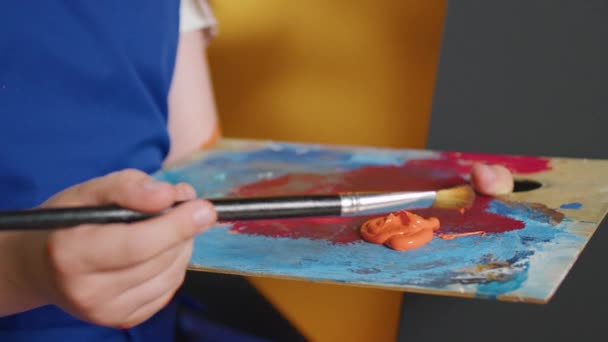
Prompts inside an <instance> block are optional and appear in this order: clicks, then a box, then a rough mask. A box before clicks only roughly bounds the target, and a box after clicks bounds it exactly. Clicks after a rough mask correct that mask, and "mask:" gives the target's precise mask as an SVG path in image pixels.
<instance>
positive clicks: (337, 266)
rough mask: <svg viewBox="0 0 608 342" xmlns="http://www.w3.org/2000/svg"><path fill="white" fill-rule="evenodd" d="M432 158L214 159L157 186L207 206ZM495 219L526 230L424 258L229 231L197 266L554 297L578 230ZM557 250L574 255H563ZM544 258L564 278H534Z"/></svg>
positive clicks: (321, 153) (453, 244) (396, 154)
mask: <svg viewBox="0 0 608 342" xmlns="http://www.w3.org/2000/svg"><path fill="white" fill-rule="evenodd" d="M434 157H438V154H436V153H433V152H430V151H411V150H409V151H403V150H402V151H393V150H375V149H360V150H346V149H344V150H343V149H338V148H337V149H330V148H316V147H310V146H299V145H272V146H269V147H268V148H261V149H259V150H254V151H244V152H238V151H231V152H224V153H214V154H211V155H210V156H208V157H206V158H205V159H202V160H198V161H194V162H192V163H191V164H189V165H187V166H184V167H181V168H176V169H172V170H168V171H163V172H161V173H158V174H157V175H155V176H156V177H157V178H158V179H161V180H165V181H169V182H172V183H178V182H188V183H190V184H192V185H193V186H194V187H195V188H196V190H197V192H198V193H199V195H200V196H203V197H208V196H221V195H224V194H227V193H229V192H230V189H232V188H234V187H236V186H240V185H244V184H248V183H251V182H256V181H260V180H263V179H270V178H275V177H279V176H282V175H285V174H288V173H289V172H314V173H320V174H323V173H329V172H336V171H347V170H352V169H356V168H360V167H363V166H370V165H400V164H403V163H404V162H406V161H407V160H409V159H421V158H424V159H429V158H434ZM488 211H490V212H494V213H497V214H501V215H505V216H509V217H512V218H516V219H519V220H521V221H523V222H524V223H525V228H524V229H521V230H517V231H511V232H506V233H502V234H488V235H486V236H485V237H480V236H469V237H462V238H459V239H456V240H441V239H433V240H432V241H431V242H430V243H429V244H427V245H425V246H423V247H421V248H419V249H415V250H412V251H408V252H398V251H393V250H391V249H389V248H386V247H384V246H379V245H375V244H368V243H365V242H363V241H361V242H354V243H350V244H345V245H341V244H333V243H331V242H328V241H325V240H312V239H307V238H300V239H291V238H271V237H265V236H254V235H245V234H237V233H234V232H230V231H229V229H230V226H226V225H222V226H217V227H215V228H212V229H211V230H209V231H208V232H206V233H204V234H202V235H200V236H198V237H197V238H196V241H195V248H194V251H193V255H192V260H191V263H192V264H193V265H195V266H200V267H204V268H208V269H209V268H210V269H218V270H221V271H234V272H239V273H242V272H244V273H248V274H262V275H264V274H270V275H274V276H290V277H296V278H300V279H303V280H307V281H321V280H330V281H333V282H339V283H356V284H373V285H385V286H392V287H398V288H404V289H427V290H429V289H430V290H434V291H442V290H445V291H458V292H467V293H474V294H475V295H476V296H478V297H484V298H496V297H497V296H500V295H505V294H514V293H515V294H516V295H518V296H524V297H525V296H528V297H531V298H538V299H544V298H547V297H548V296H550V294H551V293H552V291H554V290H555V288H556V287H557V285H558V284H559V281H560V280H561V278H560V277H561V276H564V275H565V272H567V270H568V268H569V265H570V263H571V262H572V258H575V255H576V252H577V251H578V250H580V248H582V246H583V245H584V242H585V239H584V238H583V237H580V236H577V235H574V234H572V233H569V232H568V226H569V225H571V224H572V222H569V221H567V220H564V221H563V222H562V223H561V224H559V225H555V223H554V222H553V223H552V222H551V220H550V218H549V217H548V216H547V215H546V214H545V213H543V212H542V211H539V210H534V209H532V208H530V207H527V206H525V205H512V204H506V203H503V202H500V201H497V200H494V201H491V202H490V204H489V208H488ZM555 250H557V251H566V252H567V253H566V254H563V255H558V254H559V253H557V252H554V251H555ZM568 253H569V254H568ZM539 255H542V256H543V258H540V259H538V260H540V261H535V262H537V263H540V264H539V265H540V266H542V265H545V264H546V265H554V264H559V265H561V269H562V270H563V274H557V275H555V274H547V275H545V274H530V273H529V272H530V269H531V268H532V265H533V264H532V263H531V262H532V261H531V260H534V258H535V257H537V256H539ZM554 255H555V256H554ZM535 265H536V264H535ZM537 273H538V272H537ZM549 276H550V278H546V277H549ZM534 277H536V279H535V280H534V281H532V280H531V279H532V278H534ZM539 277H540V281H539V279H538V278H539ZM545 278H546V279H545Z"/></svg>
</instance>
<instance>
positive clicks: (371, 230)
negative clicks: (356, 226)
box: [360, 210, 439, 251]
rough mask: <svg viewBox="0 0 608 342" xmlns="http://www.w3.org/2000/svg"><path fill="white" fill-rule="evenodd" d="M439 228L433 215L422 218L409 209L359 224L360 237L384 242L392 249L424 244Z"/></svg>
mask: <svg viewBox="0 0 608 342" xmlns="http://www.w3.org/2000/svg"><path fill="white" fill-rule="evenodd" d="M437 229H439V220H438V219H437V218H435V217H431V218H429V219H425V218H422V217H420V216H418V215H416V214H414V213H411V212H409V211H405V210H402V211H399V212H396V213H391V214H388V215H387V216H382V217H376V218H373V219H371V220H368V221H366V222H365V223H363V225H362V226H361V230H360V232H361V237H362V238H363V239H364V240H365V241H367V242H370V243H377V244H384V245H386V246H388V247H390V248H392V249H394V250H398V251H406V250H410V249H415V248H418V247H420V246H423V245H425V244H426V243H428V242H429V241H431V240H432V239H433V232H434V231H436V230H437Z"/></svg>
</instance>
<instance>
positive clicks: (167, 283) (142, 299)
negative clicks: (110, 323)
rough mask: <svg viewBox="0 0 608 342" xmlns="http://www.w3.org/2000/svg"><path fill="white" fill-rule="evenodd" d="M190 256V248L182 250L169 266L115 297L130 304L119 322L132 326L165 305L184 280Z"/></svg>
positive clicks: (118, 300)
mask: <svg viewBox="0 0 608 342" xmlns="http://www.w3.org/2000/svg"><path fill="white" fill-rule="evenodd" d="M191 256H192V249H191V248H189V249H184V250H182V253H181V255H180V256H179V257H178V258H177V259H176V260H175V262H173V263H172V264H171V266H170V267H169V268H167V269H165V270H164V271H163V272H161V273H159V274H158V275H157V276H156V277H154V278H152V279H150V280H149V281H147V282H145V283H142V284H141V285H140V286H136V287H133V288H131V289H129V290H127V291H125V292H123V293H122V294H120V295H119V296H118V297H116V301H117V302H118V303H120V302H121V301H128V302H129V303H130V304H129V305H130V306H131V310H130V311H129V313H128V314H127V315H126V316H125V317H126V319H124V320H123V322H121V323H122V324H123V325H126V326H129V327H131V326H134V325H136V324H138V323H141V322H142V321H143V320H145V319H147V318H148V317H150V316H151V315H153V314H154V313H156V312H157V311H158V310H160V309H161V308H163V307H164V306H166V305H167V304H168V302H169V301H170V300H171V298H173V296H174V295H175V292H176V291H177V289H178V288H179V287H180V286H181V284H182V283H183V282H184V278H185V276H186V268H187V266H188V262H189V261H190V258H191Z"/></svg>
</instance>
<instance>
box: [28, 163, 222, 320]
mask: <svg viewBox="0 0 608 342" xmlns="http://www.w3.org/2000/svg"><path fill="white" fill-rule="evenodd" d="M195 197H196V195H195V192H194V190H193V189H192V187H190V186H189V185H186V184H180V185H176V186H172V185H170V184H166V183H160V182H157V181H154V180H152V178H151V177H149V176H147V175H145V174H144V173H141V172H138V171H133V170H127V171H122V172H117V173H113V174H110V175H108V176H105V177H101V178H98V179H94V180H91V181H89V182H86V183H82V184H80V185H77V186H74V187H72V188H69V189H67V190H65V191H63V192H61V193H59V194H58V195H56V196H54V197H52V198H51V199H49V200H48V201H47V202H46V203H45V204H44V206H45V207H53V206H78V205H102V204H109V203H113V204H118V205H121V206H124V207H128V208H131V209H135V210H141V211H151V212H153V211H160V210H163V209H165V208H168V207H169V206H171V205H172V204H173V203H174V202H176V201H180V200H190V199H193V198H195ZM215 220H216V214H215V211H214V209H213V207H212V206H211V204H209V203H208V202H204V201H200V200H194V201H191V202H188V203H185V204H183V205H180V206H179V207H177V208H176V209H174V210H172V211H171V212H170V213H168V214H166V215H164V216H162V217H159V218H154V219H150V220H147V221H143V222H139V223H133V224H109V225H82V226H80V227H75V228H70V229H59V230H54V231H48V232H44V233H38V234H41V235H39V238H40V239H39V241H40V243H39V244H38V251H37V252H38V253H39V255H41V256H42V255H44V257H43V258H39V259H40V260H39V261H40V262H39V263H37V264H36V263H34V267H36V266H37V267H38V272H37V273H38V274H39V276H38V277H39V278H38V279H31V280H37V281H39V282H40V287H39V289H38V290H39V291H40V293H41V294H42V295H43V296H44V297H45V298H47V299H48V301H49V302H50V303H52V304H56V305H58V306H60V307H61V308H63V309H64V310H66V311H67V312H69V313H71V314H72V315H74V316H76V317H78V318H81V319H83V320H86V321H89V322H92V323H96V324H100V325H105V326H111V327H117V328H127V327H131V326H134V325H137V324H139V323H141V322H143V321H145V320H146V319H148V318H149V317H151V316H152V315H153V314H155V313H156V312H157V311H159V310H160V309H162V308H163V307H164V306H165V305H166V304H167V303H168V302H169V301H170V299H171V298H172V297H173V295H174V293H175V291H176V290H177V289H178V287H179V286H180V285H181V284H182V282H183V279H184V275H185V272H186V267H187V264H188V262H189V260H190V256H191V253H192V244H193V237H194V236H195V235H196V234H198V233H201V232H203V231H205V230H206V229H208V228H209V227H210V226H211V225H212V224H214V223H215ZM40 249H44V250H40ZM30 266H31V265H30ZM40 275H43V276H42V277H41V276H40ZM40 277H41V278H40Z"/></svg>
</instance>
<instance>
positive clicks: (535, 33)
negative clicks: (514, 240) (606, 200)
mask: <svg viewBox="0 0 608 342" xmlns="http://www.w3.org/2000/svg"><path fill="white" fill-rule="evenodd" d="M607 80H608V1H596V0H579V1H549V0H543V1H540V0H527V1H521V0H511V1H489V0H486V1H483V0H477V1H475V0H457V1H449V3H448V12H447V17H446V23H445V32H444V37H443V46H442V52H441V61H440V65H439V72H438V78H437V83H436V89H435V97H434V103H433V111H432V116H431V129H430V135H429V140H428V147H429V148H433V149H450V150H460V151H476V152H490V153H517V154H533V155H548V156H568V157H589V158H606V159H608V146H607V142H608V139H606V132H607V129H606V127H607V126H608V85H607ZM607 262H608V225H607V224H606V220H605V221H604V224H602V225H601V226H600V228H599V230H598V232H597V233H596V235H595V236H594V238H593V239H592V241H591V242H590V243H589V245H588V246H587V248H586V250H585V251H584V252H583V254H582V256H581V257H580V259H579V261H578V262H577V263H576V264H575V266H574V269H573V271H572V272H571V274H570V275H569V276H568V277H567V279H566V280H565V282H564V283H563V285H562V287H561V288H560V290H559V291H558V292H557V294H556V296H555V298H554V300H553V301H552V302H551V303H550V304H548V305H543V306H540V305H522V304H506V303H496V302H489V301H482V300H465V299H454V298H445V297H433V296H423V295H406V297H405V299H404V303H403V314H402V317H401V326H400V334H399V339H400V340H401V341H447V340H449V341H486V340H487V341H494V342H498V341H561V340H563V341H566V340H576V341H607V340H608V321H607V320H608V308H607V305H608V277H607V275H606V272H607V271H608V265H607V264H606V263H607Z"/></svg>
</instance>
